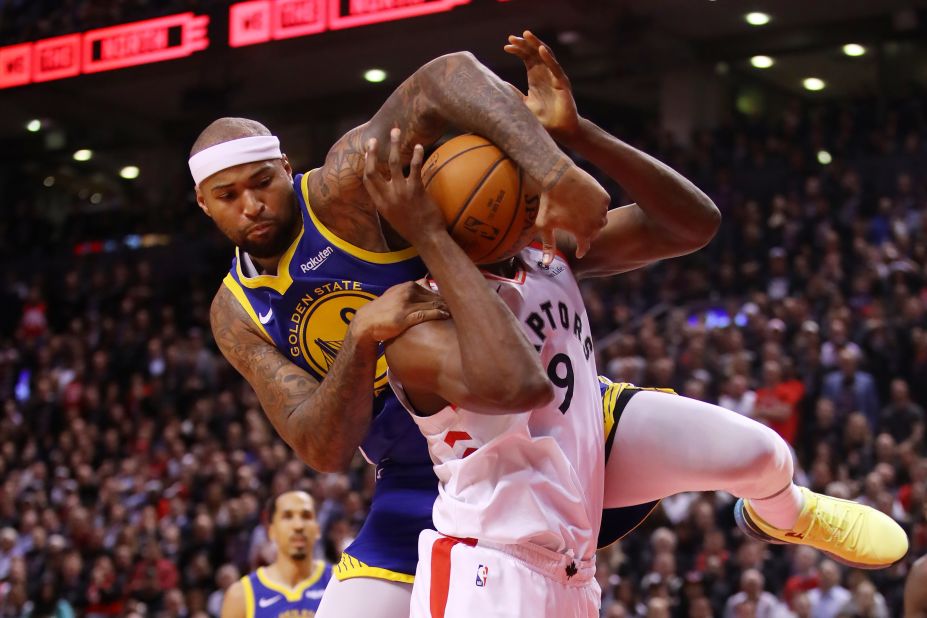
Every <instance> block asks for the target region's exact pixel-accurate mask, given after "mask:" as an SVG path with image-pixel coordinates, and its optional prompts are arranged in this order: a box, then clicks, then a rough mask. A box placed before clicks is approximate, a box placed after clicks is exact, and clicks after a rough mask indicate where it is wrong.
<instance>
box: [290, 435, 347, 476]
mask: <svg viewBox="0 0 927 618" xmlns="http://www.w3.org/2000/svg"><path fill="white" fill-rule="evenodd" d="M290 448H292V449H293V452H294V453H296V456H297V457H299V459H300V460H301V461H302V462H303V463H304V464H306V465H307V466H309V467H310V468H312V469H313V470H315V471H316V472H326V473H327V472H344V471H345V470H347V469H348V467H349V466H350V465H351V460H352V459H353V458H354V451H353V450H351V451H344V450H339V449H336V448H334V447H333V446H331V445H317V444H311V443H310V442H309V441H308V440H294V441H292V442H290Z"/></svg>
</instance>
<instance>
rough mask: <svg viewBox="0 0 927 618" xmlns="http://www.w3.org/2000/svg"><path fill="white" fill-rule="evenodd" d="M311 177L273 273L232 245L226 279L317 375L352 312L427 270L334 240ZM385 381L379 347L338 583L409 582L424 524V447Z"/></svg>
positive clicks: (302, 181) (427, 484)
mask: <svg viewBox="0 0 927 618" xmlns="http://www.w3.org/2000/svg"><path fill="white" fill-rule="evenodd" d="M310 173H311V172H310ZM308 178H309V173H307V174H299V175H297V176H296V177H295V178H294V180H293V187H294V189H295V191H296V195H297V198H298V201H299V210H300V214H301V216H302V222H303V225H302V230H301V231H300V233H299V236H297V238H296V239H295V240H294V241H293V243H292V244H291V245H290V247H289V248H288V249H287V251H286V252H285V253H284V255H283V257H282V258H281V259H280V263H279V265H278V268H277V274H276V275H260V274H258V273H257V270H256V269H255V268H254V265H253V263H252V262H251V259H250V258H249V257H248V255H247V254H246V253H244V252H242V251H240V250H237V249H236V252H235V258H234V259H233V260H232V267H231V269H230V271H229V274H228V275H227V276H226V277H225V280H224V281H223V283H224V285H225V286H226V287H228V289H229V290H231V292H232V294H234V295H235V297H236V298H237V299H238V301H239V302H240V303H241V305H242V307H244V309H245V311H246V312H247V313H248V315H249V316H250V317H251V319H252V321H253V322H254V324H255V327H256V328H257V329H258V331H259V332H260V333H261V334H262V335H263V336H264V337H265V338H266V339H267V340H268V341H269V342H272V343H273V345H274V346H276V347H277V349H278V350H280V353H281V354H283V355H284V356H285V357H286V358H288V359H290V360H291V361H292V362H293V363H295V364H297V365H298V366H300V367H302V368H303V369H305V370H306V371H308V372H309V373H310V374H311V375H313V376H314V377H315V378H316V379H318V380H321V379H323V378H324V377H325V375H326V374H327V373H328V370H329V368H330V367H331V365H332V363H333V362H334V361H335V357H336V356H337V355H338V351H339V350H340V348H341V344H342V341H344V337H345V334H346V333H347V330H348V325H349V324H350V323H351V320H352V319H353V317H354V314H355V313H356V312H357V310H358V309H360V308H361V307H362V306H364V305H365V304H367V303H369V302H370V301H372V300H373V299H375V298H376V297H378V296H379V295H381V294H382V293H383V292H384V291H386V289H387V288H389V287H391V286H393V285H396V284H399V283H404V282H407V281H415V280H416V279H419V278H421V277H422V276H423V275H424V274H425V267H424V265H423V264H422V262H421V260H420V259H419V258H418V256H417V255H416V252H415V250H414V249H411V248H410V249H406V250H403V251H395V252H390V253H376V252H371V251H366V250H364V249H362V248H360V247H356V246H354V245H352V244H350V243H348V242H346V241H344V240H342V239H341V238H338V237H337V236H336V235H335V234H334V233H333V232H332V231H331V230H329V229H328V228H326V227H325V225H323V224H322V222H321V221H319V219H318V217H317V216H316V215H315V213H314V212H313V211H312V206H311V204H310V203H309V197H308V190H307V181H308ZM386 383H387V377H386V360H385V358H384V356H383V355H382V350H381V356H380V359H379V361H378V363H377V368H376V377H375V383H374V384H373V385H372V388H374V389H375V393H376V396H375V399H374V403H373V413H374V418H373V421H372V424H371V427H370V430H369V432H368V433H367V436H366V437H365V438H364V441H363V442H362V444H361V450H362V451H363V453H364V456H365V457H366V458H367V460H368V461H370V462H371V463H373V464H376V466H377V485H376V489H375V493H374V498H373V501H372V504H371V508H370V513H369V515H368V517H367V520H366V521H365V523H364V526H363V528H362V529H361V531H360V533H359V534H358V536H357V538H356V539H355V541H354V542H353V543H352V544H351V546H350V547H349V548H348V550H347V551H346V552H345V556H344V557H343V559H342V563H341V564H340V565H339V566H338V567H337V568H336V575H337V577H338V578H339V579H346V578H349V577H360V576H365V577H379V578H385V579H391V580H397V581H407V582H409V581H412V577H413V575H414V573H415V564H416V561H417V543H418V534H419V532H421V531H422V530H423V529H424V528H428V527H431V505H432V504H433V503H434V499H435V496H436V495H437V480H436V479H435V476H434V472H433V471H432V469H431V460H430V458H429V456H428V447H427V445H426V444H425V440H424V438H422V435H421V433H420V432H419V430H418V428H417V427H416V426H415V423H414V422H413V421H412V419H411V418H409V415H408V414H407V413H406V412H405V410H403V409H402V406H401V405H400V404H399V403H398V402H397V401H396V398H395V397H394V396H393V393H392V391H391V390H390V389H389V388H384V387H385V386H386ZM364 386H365V385H360V384H358V385H357V387H358V388H362V387H364Z"/></svg>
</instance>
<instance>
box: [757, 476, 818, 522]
mask: <svg viewBox="0 0 927 618" xmlns="http://www.w3.org/2000/svg"><path fill="white" fill-rule="evenodd" d="M750 506H751V507H753V510H754V511H755V512H756V514H757V515H759V516H760V517H762V518H763V521H765V522H766V523H767V524H769V525H770V526H773V527H774V528H778V529H780V530H791V529H792V528H794V527H795V524H796V523H797V522H798V515H799V514H800V513H801V510H802V507H804V506H805V498H804V496H802V495H801V490H800V489H799V488H798V485H796V484H795V483H791V484H789V486H788V487H786V488H785V489H783V490H782V491H780V492H778V493H776V494H773V495H772V496H769V497H768V498H750Z"/></svg>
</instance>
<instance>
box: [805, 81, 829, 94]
mask: <svg viewBox="0 0 927 618" xmlns="http://www.w3.org/2000/svg"><path fill="white" fill-rule="evenodd" d="M801 85H802V86H804V87H805V90H810V91H811V92H817V91H818V90H824V86H826V85H827V84H825V83H824V80H823V79H820V78H817V77H806V78H805V79H804V80H802V82H801Z"/></svg>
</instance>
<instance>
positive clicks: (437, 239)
mask: <svg viewBox="0 0 927 618" xmlns="http://www.w3.org/2000/svg"><path fill="white" fill-rule="evenodd" d="M376 159H377V155H376V150H375V145H371V147H370V149H369V151H368V158H367V167H366V173H365V175H364V184H365V186H366V187H367V190H368V193H369V194H370V196H371V197H372V198H373V201H374V204H375V205H376V207H377V210H378V211H379V212H380V214H381V215H382V216H383V217H384V218H385V219H386V221H388V222H389V223H390V225H391V226H392V227H393V229H395V230H396V231H397V232H399V233H400V234H401V235H402V236H403V238H406V239H408V240H409V241H410V242H411V243H412V245H413V246H414V247H415V248H416V249H418V252H419V255H420V256H421V258H422V260H423V261H424V262H425V265H426V266H427V267H428V270H429V274H430V276H431V277H433V278H434V281H435V282H436V285H437V287H438V288H440V291H441V295H442V296H443V297H444V299H445V300H446V302H447V304H448V307H449V308H450V311H451V314H452V315H453V319H449V320H446V321H441V322H429V323H426V324H420V325H417V326H413V327H412V328H410V329H409V330H407V331H406V332H405V333H403V334H402V335H400V336H399V337H397V338H396V339H394V340H393V341H391V342H389V343H387V348H386V356H387V360H388V361H389V366H390V383H391V386H392V388H393V390H394V391H395V392H396V394H397V396H398V397H399V399H400V400H401V401H403V404H404V405H405V406H406V409H407V410H408V411H409V412H410V413H411V416H412V418H414V419H415V422H416V423H417V424H418V426H419V429H420V430H421V431H422V434H423V435H424V436H425V438H426V439H427V441H428V447H429V451H430V453H431V458H432V459H433V460H434V462H435V472H436V473H437V476H438V479H439V482H440V485H439V494H438V499H437V501H436V502H435V504H434V514H433V515H434V523H435V529H436V530H437V531H435V530H425V531H423V532H422V534H421V537H420V540H419V563H418V569H417V570H416V573H415V584H414V586H413V590H412V609H411V616H412V617H413V618H422V617H426V616H427V617H432V618H444V617H448V618H470V617H472V616H476V615H484V616H510V617H514V616H526V617H527V616H530V617H535V616H557V617H558V618H574V617H575V618H593V617H597V616H598V615H599V613H598V610H599V605H600V601H601V590H600V588H599V585H598V583H597V582H596V580H595V578H594V577H593V575H594V573H595V550H596V540H597V537H598V528H599V522H600V520H601V517H602V493H603V480H604V465H605V464H604V449H603V448H602V445H603V444H604V443H605V433H604V426H603V422H602V412H601V404H600V401H601V396H600V392H599V385H598V380H597V376H596V368H595V355H594V354H593V350H592V339H591V337H590V330H589V320H588V317H587V316H586V311H585V307H584V306H583V301H582V295H581V294H580V291H579V287H578V285H577V283H576V280H575V279H574V277H573V274H572V272H571V271H570V269H569V266H568V264H567V262H566V261H565V259H564V258H563V257H560V256H558V257H556V258H555V259H554V260H553V261H552V262H551V263H550V265H549V267H545V266H544V265H543V262H542V257H543V253H542V250H541V249H540V247H538V248H528V249H525V250H523V251H521V252H520V253H519V255H518V257H516V258H513V259H512V260H509V261H507V262H504V263H502V264H498V265H496V266H495V267H490V268H489V270H490V271H491V273H492V274H488V273H487V275H486V278H484V276H483V275H482V274H481V273H480V272H479V271H478V270H477V268H476V266H475V265H474V264H473V262H471V261H470V259H469V258H468V257H467V255H466V254H465V253H464V252H463V250H462V249H461V248H460V247H459V246H458V245H457V244H456V243H455V242H454V240H453V239H452V238H451V237H450V235H449V234H448V232H447V224H446V223H445V221H444V217H443V215H442V214H441V213H440V211H439V210H438V207H437V206H436V205H435V203H434V202H433V201H432V200H431V199H430V198H429V197H428V196H427V194H426V193H425V189H424V185H423V182H422V177H421V165H422V159H423V150H422V147H421V146H416V147H415V152H414V154H413V157H412V161H411V165H410V169H409V175H408V177H405V176H404V175H403V172H402V168H401V167H399V152H398V140H396V139H394V140H393V141H392V144H391V152H390V162H391V165H390V166H389V177H390V178H389V180H387V179H386V178H385V177H384V176H383V175H382V174H381V173H379V172H377V170H376ZM597 242H598V241H594V242H593V246H595V244H596V243H597ZM554 386H556V387H557V388H556V389H554Z"/></svg>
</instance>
